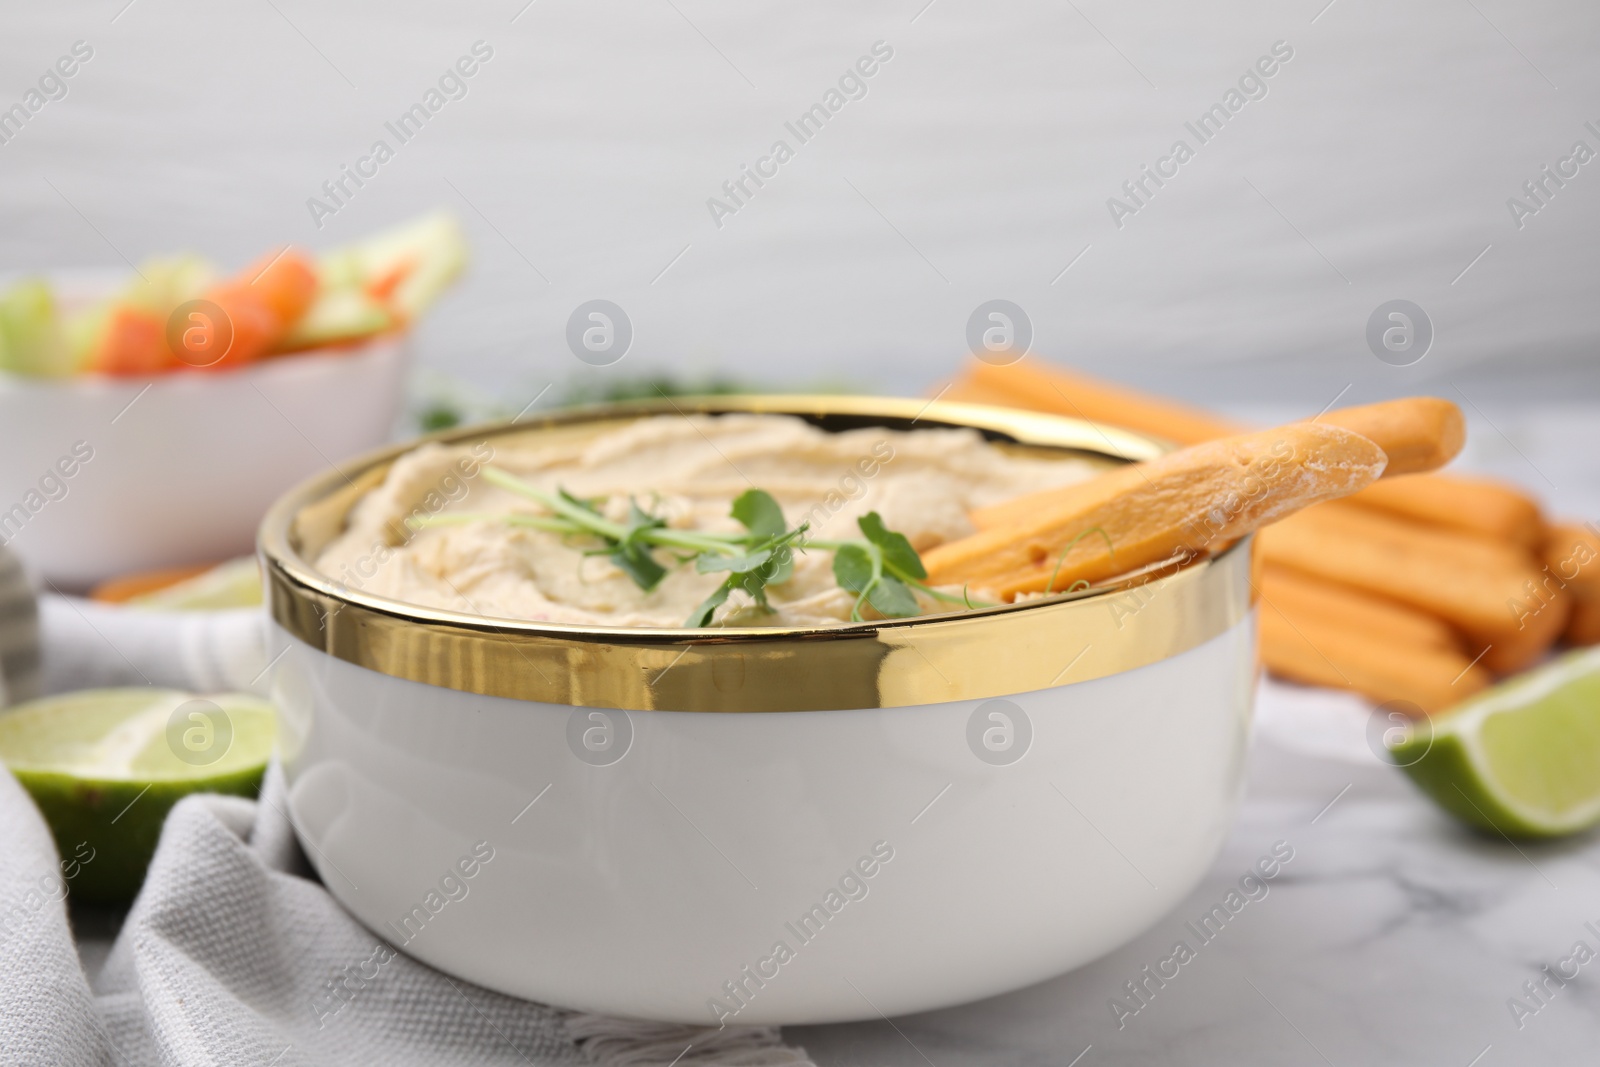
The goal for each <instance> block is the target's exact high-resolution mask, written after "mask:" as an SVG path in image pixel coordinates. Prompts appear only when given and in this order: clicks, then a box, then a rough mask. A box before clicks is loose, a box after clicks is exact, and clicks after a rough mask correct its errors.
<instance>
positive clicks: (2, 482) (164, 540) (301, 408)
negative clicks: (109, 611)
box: [0, 337, 407, 590]
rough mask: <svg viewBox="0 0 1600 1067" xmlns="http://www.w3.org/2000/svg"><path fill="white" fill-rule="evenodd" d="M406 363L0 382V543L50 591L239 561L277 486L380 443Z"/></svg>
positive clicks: (385, 348)
mask: <svg viewBox="0 0 1600 1067" xmlns="http://www.w3.org/2000/svg"><path fill="white" fill-rule="evenodd" d="M406 364H407V357H406V349H405V343H404V341H403V340H401V339H398V338H393V337H391V338H384V339H380V340H377V341H374V342H371V343H369V344H367V345H365V346H362V347H359V348H354V349H351V350H349V351H324V352H307V353H304V354H299V355H293V356H283V357H279V358H276V359H272V360H269V361H266V362H263V363H259V364H256V365H253V366H249V367H245V368H243V369H240V370H235V371H225V372H217V373H197V372H189V371H184V372H179V373H172V374H166V375H162V376H159V377H156V378H154V379H134V378H110V377H103V376H98V375H94V376H89V375H85V376H81V377H75V378H70V379H64V380H47V379H34V378H24V377H18V376H15V375H9V374H3V373H0V542H4V543H6V544H8V545H9V546H10V547H11V548H12V549H13V550H14V551H16V552H17V553H18V554H19V555H20V556H21V557H22V558H23V559H24V560H25V561H26V562H27V563H28V564H29V565H30V566H31V567H33V568H35V569H37V570H38V571H39V572H40V573H41V574H42V575H43V576H44V577H45V578H46V579H47V580H48V581H50V582H51V583H53V584H54V585H56V586H57V587H59V588H61V589H63V590H81V589H84V588H86V587H88V586H90V585H93V584H94V583H96V582H99V581H102V580H104V579H106V578H110V577H114V576H116V575H119V574H126V573H129V572H132V571H140V570H148V569H152V568H157V567H168V566H178V565H183V564H190V563H207V562H213V561H218V560H223V559H227V558H229V557H232V556H238V555H242V554H244V553H247V552H249V551H250V548H251V545H252V543H253V541H254V535H255V530H256V527H257V526H258V525H259V524H260V522H261V516H262V515H263V514H264V513H265V512H266V510H267V507H268V505H270V504H271V503H272V501H273V500H274V499H276V498H277V497H278V496H279V495H281V494H282V493H283V492H284V491H285V490H286V489H288V488H289V487H290V486H293V485H294V484H295V483H296V482H298V481H300V480H302V479H304V478H306V477H308V476H310V475H312V474H314V473H316V472H317V471H320V470H327V469H329V468H330V467H331V466H332V463H333V462H334V461H336V460H340V459H343V458H345V457H347V456H350V455H352V454H354V453H357V452H361V451H364V450H366V449H370V448H373V447H375V446H376V445H379V444H382V443H383V442H384V441H386V440H388V439H389V436H390V434H391V433H392V432H393V428H394V425H395V420H396V418H397V416H398V415H399V413H400V410H401V406H402V404H403V402H404V379H405V370H406ZM85 456H88V457H89V458H88V459H87V460H86V461H85V459H84V457H85ZM67 471H71V473H70V475H69V474H67V473H65V472H67Z"/></svg>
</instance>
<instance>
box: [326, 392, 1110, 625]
mask: <svg viewBox="0 0 1600 1067" xmlns="http://www.w3.org/2000/svg"><path fill="white" fill-rule="evenodd" d="M489 463H493V465H494V466H496V467H498V468H501V469H503V470H506V471H508V472H510V473H511V474H514V475H516V476H517V477H518V478H520V479H522V480H523V481H525V482H528V483H529V484H532V485H534V486H537V487H539V488H542V489H545V490H547V491H550V492H554V491H556V490H557V489H564V490H566V491H567V492H568V493H571V494H572V495H573V496H576V497H579V498H582V499H585V500H591V501H593V502H595V504H596V506H597V507H598V508H599V510H600V511H601V513H602V514H604V515H605V516H607V517H608V518H611V519H614V520H617V521H620V520H622V519H623V518H624V517H625V516H626V515H627V512H628V505H629V501H630V499H632V500H635V501H637V502H639V503H640V505H641V506H645V507H647V508H648V509H649V510H651V511H653V512H654V513H655V514H657V515H660V516H661V517H663V518H665V519H666V520H667V524H668V526H669V527H672V528H677V529H693V530H709V531H737V530H739V529H740V527H739V525H738V523H737V522H735V520H734V519H732V518H731V517H730V516H729V507H730V504H731V502H732V501H733V500H734V498H735V497H737V496H739V494H741V493H743V492H744V491H745V490H747V489H750V488H752V487H755V488H760V489H763V490H765V491H766V492H768V493H770V494H771V495H772V496H773V497H774V498H775V499H776V500H777V502H778V503H779V504H780V505H781V506H782V508H783V512H784V515H785V517H786V518H787V519H788V521H789V523H790V525H791V526H798V525H799V524H801V523H809V528H808V536H810V537H817V538H840V539H847V538H854V537H859V536H860V534H859V532H858V531H857V527H856V520H857V519H858V518H860V517H861V516H863V515H865V514H867V513H868V512H870V511H876V512H878V513H879V514H880V515H881V516H882V518H883V521H884V523H885V525H887V526H888V528H890V529H892V530H896V531H899V532H900V533H903V534H904V535H905V536H906V537H907V538H908V539H909V540H910V541H911V544H912V546H913V547H914V548H916V549H917V550H918V551H919V552H920V551H925V550H927V549H929V548H932V547H933V546H934V545H938V544H941V543H943V542H945V541H948V540H953V539H955V538H959V537H964V536H966V535H968V534H970V533H972V532H973V526H972V524H971V522H969V521H968V519H967V512H968V511H969V510H971V509H974V508H979V507H985V506H988V505H991V504H996V503H999V502H1000V501H1002V500H1007V499H1010V498H1012V497H1016V496H1020V495H1022V494H1023V493H1028V492H1032V491H1034V490H1038V489H1045V488H1049V487H1052V486H1058V485H1065V484H1068V483H1070V482H1076V481H1081V480H1083V479H1084V478H1087V477H1089V476H1091V475H1092V474H1093V473H1095V471H1096V469H1097V468H1096V467H1095V466H1094V465H1092V464H1091V463H1090V462H1088V461H1085V460H1082V459H1074V458H1071V457H1051V456H1047V455H1045V454H1042V453H1025V452H1024V451H1023V450H1020V449H1013V448H1008V447H1006V446H1003V445H997V444H993V443H990V442H988V441H985V440H984V438H983V437H982V435H980V434H979V433H978V432H977V431H976V430H969V429H923V430H912V431H898V430H888V429H882V428H877V427H872V428H867V429H859V430H848V431H844V432H839V433H830V432H827V431H824V430H821V429H819V428H817V427H815V426H813V425H811V424H810V423H807V422H805V421H804V420H802V419H798V418H794V417H792V416H788V415H746V414H735V415H689V416H678V415H664V416H653V417H645V418H639V419H636V420H633V421H631V422H626V423H620V424H609V425H607V426H606V427H604V428H601V429H599V430H598V431H597V432H591V433H586V434H577V435H574V434H561V433H546V432H541V431H532V432H529V433H525V434H520V435H507V436H501V437H493V438H490V439H488V440H483V441H478V442H475V443H471V444H452V445H446V444H440V443H436V442H430V443H427V444H423V445H421V446H419V447H417V448H415V449H413V450H412V451H410V452H408V453H406V454H405V455H403V456H401V457H400V458H399V459H397V460H396V461H395V462H394V463H393V465H392V466H391V467H390V468H389V470H388V472H387V474H386V475H385V476H384V478H383V481H382V482H381V483H380V484H378V485H377V486H375V487H374V488H372V489H371V490H369V491H368V492H367V493H366V494H365V495H364V496H362V497H361V499H360V500H358V501H357V503H356V505H355V507H354V508H352V509H351V511H350V514H349V519H348V522H347V524H346V527H345V529H344V530H343V532H342V533H341V534H340V535H339V536H338V537H337V538H335V539H334V540H333V541H332V542H331V543H329V544H328V545H327V547H326V548H325V549H323V551H322V552H321V553H320V555H319V556H318V557H317V567H318V568H319V569H320V570H321V571H322V572H323V573H325V574H327V575H328V576H329V577H331V578H333V579H335V580H337V581H339V582H341V583H343V584H344V585H346V586H347V587H349V588H352V589H357V590H361V591H365V592H369V593H374V594H377V595H380V596H385V597H389V598H392V599H395V600H400V601H404V602H406V603H410V604H417V605H422V606H427V607H436V608H444V609H449V610H453V611H460V612H465V613H469V614H474V615H483V616H489V617H496V618H508V619H523V620H529V621H536V622H553V623H563V624H572V625H580V626H584V625H587V626H626V627H664V628H672V627H678V626H681V625H683V619H684V618H685V616H686V615H688V614H689V612H690V611H691V609H693V608H694V606H695V605H696V604H698V603H699V602H701V601H702V600H704V599H705V597H706V596H707V594H708V593H709V592H710V591H711V590H712V589H714V588H715V587H716V586H717V584H718V583H719V581H720V580H721V576H720V575H716V574H701V573H698V572H697V571H696V570H695V568H694V567H693V566H692V565H675V562H676V561H675V560H674V559H673V557H672V555H671V553H670V551H668V550H660V551H658V553H657V558H658V559H659V560H660V561H661V562H662V563H664V564H667V565H668V566H670V567H671V570H670V571H669V573H668V574H667V576H666V577H665V578H664V579H663V580H662V581H661V583H660V584H659V585H657V586H656V587H655V588H654V589H653V590H650V591H648V592H646V591H645V590H643V589H641V588H639V586H638V585H636V584H635V583H634V582H633V581H632V580H631V579H630V578H629V577H628V576H627V575H626V574H624V573H623V572H622V571H621V570H620V569H618V568H617V567H616V566H615V565H614V564H613V563H612V562H611V561H610V560H608V559H606V558H605V557H603V556H596V555H592V554H585V553H586V550H589V549H592V548H593V546H592V545H590V544H586V543H585V542H584V539H583V538H575V537H570V536H567V537H564V536H563V535H561V534H558V533H552V532H548V531H545V530H540V529H535V528H531V527H527V526H512V525H509V524H507V523H504V522H498V521H494V520H493V519H492V518H487V519H485V520H484V521H471V522H465V523H462V524H455V525H428V526H424V527H422V528H421V529H418V530H416V531H415V532H414V533H413V532H411V531H410V528H409V527H408V525H407V520H408V519H410V518H414V517H417V516H435V515H446V516H448V515H451V514H452V513H455V514H462V513H469V512H470V513H472V514H483V515H488V516H495V515H507V514H513V513H515V514H524V515H526V514H531V513H537V512H538V510H539V508H538V505H537V504H534V503H532V502H531V501H529V500H527V499H526V498H524V497H521V496H517V495H514V494H513V493H510V492H508V491H506V490H504V489H501V488H498V487H497V486H494V485H491V484H489V483H488V482H487V481H486V480H485V479H483V478H481V477H479V474H480V472H481V471H482V468H483V467H484V466H485V465H487V464H489ZM831 556H832V553H831V552H827V551H821V550H817V549H812V550H810V551H804V552H801V553H799V554H798V555H797V556H796V558H795V566H794V572H793V575H792V576H791V577H790V578H789V580H788V581H786V582H783V583H782V584H778V585H773V586H770V587H769V588H768V590H767V596H768V600H769V602H770V604H771V607H772V608H773V609H774V610H772V611H770V612H769V611H765V610H762V609H761V608H760V607H758V606H757V605H756V604H755V603H754V601H753V600H752V599H751V598H750V597H749V596H748V595H745V594H744V593H743V592H742V591H737V590H736V591H735V592H734V593H733V595H732V597H731V598H730V599H729V601H728V605H727V607H726V608H725V609H723V611H720V612H719V613H718V617H717V624H718V625H722V626H817V625H830V624H839V623H843V622H846V621H847V620H849V618H850V612H851V608H852V606H853V605H854V603H855V597H854V596H853V595H852V594H851V593H849V592H847V591H846V590H844V589H841V588H840V587H839V586H838V584H837V583H836V581H835V579H834V575H833V573H832V569H831V565H832V561H831ZM954 592H956V593H960V592H961V590H959V589H956V590H954ZM970 592H971V594H972V596H973V597H974V598H975V599H982V598H983V590H980V589H976V588H975V589H972V590H971V591H970ZM924 609H925V610H948V609H947V608H939V607H938V606H937V605H934V604H932V603H931V602H930V603H928V604H925V605H924Z"/></svg>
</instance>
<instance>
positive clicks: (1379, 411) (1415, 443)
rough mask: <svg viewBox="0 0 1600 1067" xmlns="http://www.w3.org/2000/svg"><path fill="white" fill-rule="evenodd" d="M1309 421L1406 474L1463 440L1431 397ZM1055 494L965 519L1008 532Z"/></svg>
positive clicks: (1453, 413) (1455, 416) (1449, 407)
mask: <svg viewBox="0 0 1600 1067" xmlns="http://www.w3.org/2000/svg"><path fill="white" fill-rule="evenodd" d="M1311 421H1312V422H1313V423H1316V424H1318V425H1326V426H1338V427H1342V428H1344V429H1347V430H1353V431H1354V432H1356V433H1359V434H1361V436H1363V437H1365V438H1367V439H1368V440H1370V441H1372V442H1373V443H1375V444H1376V445H1377V446H1378V447H1379V448H1381V449H1383V452H1384V455H1385V456H1387V457H1389V463H1390V464H1392V463H1394V462H1395V460H1394V458H1393V457H1395V456H1399V457H1401V459H1402V461H1403V463H1404V464H1406V469H1407V470H1412V471H1415V470H1422V469H1424V468H1425V466H1426V465H1428V464H1431V465H1432V466H1441V465H1443V464H1445V463H1448V462H1450V460H1451V459H1453V458H1454V457H1455V455H1456V453H1457V452H1459V451H1461V445H1462V442H1463V440H1464V439H1465V438H1464V433H1465V431H1464V428H1463V423H1462V421H1461V412H1460V410H1459V409H1457V408H1456V406H1455V405H1454V404H1452V403H1450V402H1449V401H1448V400H1439V399H1438V398H1436V397H1431V396H1419V397H1410V398H1408V399H1405V400H1388V401H1384V402H1383V403H1380V404H1365V405H1362V406H1360V407H1353V408H1341V409H1339V410H1337V411H1330V412H1327V413H1326V414H1324V415H1322V416H1321V417H1320V418H1318V419H1314V420H1311ZM1290 425H1302V424H1298V423H1291V424H1290ZM1390 470H1391V468H1390V467H1389V466H1385V467H1384V469H1383V476H1384V477H1388V476H1389V474H1390ZM1055 493H1056V490H1045V491H1044V492H1040V493H1031V494H1029V495H1028V496H1022V497H1017V498H1016V499H1014V500H1006V501H1003V502H1001V503H999V504H995V505H992V506H990V507H986V508H978V509H977V510H975V511H973V512H971V513H970V514H969V515H968V518H970V519H971V520H972V524H973V525H974V526H976V527H977V528H978V529H980V530H987V529H991V528H994V527H1010V526H1013V525H1016V524H1018V523H1021V522H1026V521H1028V519H1029V517H1030V516H1033V515H1036V514H1038V512H1039V509H1040V508H1041V507H1048V506H1049V505H1050V501H1051V498H1052V496H1053V495H1054V494H1055Z"/></svg>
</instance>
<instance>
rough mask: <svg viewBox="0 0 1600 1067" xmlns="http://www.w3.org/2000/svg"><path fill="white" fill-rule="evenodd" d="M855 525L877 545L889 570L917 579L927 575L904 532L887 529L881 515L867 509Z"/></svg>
mask: <svg viewBox="0 0 1600 1067" xmlns="http://www.w3.org/2000/svg"><path fill="white" fill-rule="evenodd" d="M856 525H857V526H859V527H861V532H862V533H864V534H866V535H867V540H868V541H871V542H872V543H873V544H875V545H877V546H878V550H879V551H880V552H882V553H883V562H884V564H885V565H886V566H887V567H888V568H889V570H891V571H894V572H896V573H898V574H902V575H904V576H905V577H907V578H915V579H917V580H918V581H921V580H922V579H924V578H926V577H927V576H928V571H927V568H925V567H924V566H923V565H922V557H921V556H919V555H917V550H916V549H914V548H912V547H911V542H910V541H908V540H906V536H905V534H900V533H895V532H894V531H893V530H890V529H887V528H886V527H885V526H884V525H883V518H882V516H880V515H879V514H878V513H877V512H876V511H869V512H867V513H866V514H865V515H863V516H861V518H859V519H857V520H856ZM874 607H876V605H874Z"/></svg>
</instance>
